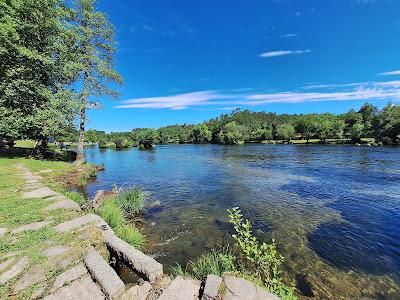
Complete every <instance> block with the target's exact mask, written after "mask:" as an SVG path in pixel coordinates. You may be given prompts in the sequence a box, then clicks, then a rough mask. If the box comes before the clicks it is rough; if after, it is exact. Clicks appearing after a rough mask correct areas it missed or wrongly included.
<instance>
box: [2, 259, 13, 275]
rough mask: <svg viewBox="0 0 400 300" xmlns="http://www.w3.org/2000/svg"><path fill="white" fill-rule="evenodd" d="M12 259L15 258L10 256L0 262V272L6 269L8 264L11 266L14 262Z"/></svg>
mask: <svg viewBox="0 0 400 300" xmlns="http://www.w3.org/2000/svg"><path fill="white" fill-rule="evenodd" d="M14 260H15V257H12V258H10V259H8V260H6V261H5V262H2V263H1V264H0V272H2V271H4V270H5V269H7V268H8V267H9V266H11V265H12V263H13V262H14Z"/></svg>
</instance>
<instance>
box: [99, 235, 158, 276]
mask: <svg viewBox="0 0 400 300" xmlns="http://www.w3.org/2000/svg"><path fill="white" fill-rule="evenodd" d="M103 238H104V242H105V243H106V245H107V247H108V249H109V250H110V252H111V254H114V255H116V256H117V257H118V259H119V260H120V261H123V262H124V263H125V264H126V265H128V266H129V267H130V268H132V269H133V270H136V271H137V272H139V273H141V274H142V275H144V276H145V277H146V278H147V279H148V280H149V281H150V283H154V282H155V281H156V280H157V279H158V278H160V277H161V276H162V275H163V273H164V272H163V265H162V264H160V263H159V262H157V261H156V260H155V259H153V258H151V257H150V256H148V255H146V254H144V253H143V252H141V251H139V250H137V249H135V248H133V247H132V246H131V245H129V244H128V243H127V242H125V241H123V240H121V239H120V238H119V237H117V236H115V235H114V234H113V233H112V232H111V231H109V230H107V231H103Z"/></svg>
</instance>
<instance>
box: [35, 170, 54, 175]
mask: <svg viewBox="0 0 400 300" xmlns="http://www.w3.org/2000/svg"><path fill="white" fill-rule="evenodd" d="M51 172H53V170H52V169H46V170H42V171H40V172H38V174H47V173H51Z"/></svg>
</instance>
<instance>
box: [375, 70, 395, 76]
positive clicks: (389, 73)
mask: <svg viewBox="0 0 400 300" xmlns="http://www.w3.org/2000/svg"><path fill="white" fill-rule="evenodd" d="M378 75H400V70H396V71H390V72H383V73H379V74H378Z"/></svg>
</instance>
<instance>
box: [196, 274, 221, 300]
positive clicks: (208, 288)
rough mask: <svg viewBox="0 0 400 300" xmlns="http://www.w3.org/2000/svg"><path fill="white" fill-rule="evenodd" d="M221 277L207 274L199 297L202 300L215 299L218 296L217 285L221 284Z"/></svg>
mask: <svg viewBox="0 0 400 300" xmlns="http://www.w3.org/2000/svg"><path fill="white" fill-rule="evenodd" d="M221 283H222V278H221V277H219V276H215V275H213V274H209V275H208V276H207V279H206V284H205V286H204V293H203V296H202V297H201V299H202V300H212V299H216V298H217V296H218V291H219V287H220V286H221Z"/></svg>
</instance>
